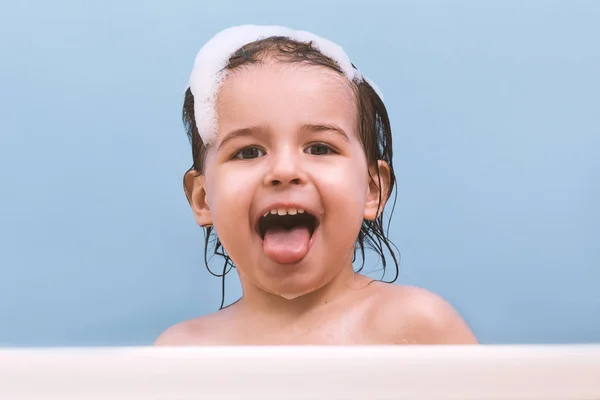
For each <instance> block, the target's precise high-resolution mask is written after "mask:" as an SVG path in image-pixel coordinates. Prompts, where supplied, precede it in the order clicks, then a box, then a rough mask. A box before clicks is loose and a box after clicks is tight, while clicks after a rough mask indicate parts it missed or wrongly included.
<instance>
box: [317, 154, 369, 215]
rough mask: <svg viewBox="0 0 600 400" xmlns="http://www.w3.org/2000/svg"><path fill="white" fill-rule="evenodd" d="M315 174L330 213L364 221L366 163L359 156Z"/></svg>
mask: <svg viewBox="0 0 600 400" xmlns="http://www.w3.org/2000/svg"><path fill="white" fill-rule="evenodd" d="M314 176H315V177H316V178H315V179H316V181H317V182H319V184H320V185H319V186H320V192H321V194H322V197H323V200H324V202H325V203H326V204H325V206H326V207H327V208H328V211H329V214H330V215H332V216H337V217H339V218H346V219H347V218H351V219H352V220H353V221H354V220H358V221H360V222H362V219H363V216H364V209H365V202H366V193H367V168H366V163H364V162H362V160H360V159H357V158H352V159H346V160H343V162H340V163H336V164H335V165H331V166H329V168H323V169H319V171H318V172H316V171H315V174H314ZM354 222H356V221H354Z"/></svg>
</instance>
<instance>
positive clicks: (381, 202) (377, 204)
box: [364, 160, 391, 221]
mask: <svg viewBox="0 0 600 400" xmlns="http://www.w3.org/2000/svg"><path fill="white" fill-rule="evenodd" d="M369 174H370V177H369V182H368V185H367V201H366V204H365V216H364V218H365V219H367V220H370V221H373V220H375V219H377V217H379V216H380V215H381V213H382V212H383V208H384V207H385V203H386V202H387V200H388V198H387V197H388V191H389V189H390V184H391V171H390V167H389V165H388V164H387V163H386V162H385V161H383V160H378V161H377V166H373V167H369Z"/></svg>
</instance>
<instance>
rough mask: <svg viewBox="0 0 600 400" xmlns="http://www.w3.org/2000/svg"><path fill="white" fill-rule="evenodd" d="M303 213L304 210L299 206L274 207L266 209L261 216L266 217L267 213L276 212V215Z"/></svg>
mask: <svg viewBox="0 0 600 400" xmlns="http://www.w3.org/2000/svg"><path fill="white" fill-rule="evenodd" d="M302 213H304V210H303V209H301V208H274V209H272V210H271V211H267V212H266V213H265V214H264V215H263V217H266V216H267V215H269V214H277V215H287V214H289V215H296V214H302Z"/></svg>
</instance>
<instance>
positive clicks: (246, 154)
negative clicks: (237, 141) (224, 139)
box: [233, 147, 265, 160]
mask: <svg viewBox="0 0 600 400" xmlns="http://www.w3.org/2000/svg"><path fill="white" fill-rule="evenodd" d="M264 155H265V152H264V151H263V150H261V149H259V148H258V147H245V148H243V149H242V150H240V151H238V152H237V153H236V154H235V155H234V156H233V158H235V159H238V160H250V159H252V158H258V157H262V156H264Z"/></svg>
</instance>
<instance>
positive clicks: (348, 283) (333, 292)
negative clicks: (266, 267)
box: [239, 264, 370, 321]
mask: <svg viewBox="0 0 600 400" xmlns="http://www.w3.org/2000/svg"><path fill="white" fill-rule="evenodd" d="M369 282H370V279H368V278H367V277H365V276H363V275H360V274H357V273H356V272H354V270H353V268H352V264H350V265H349V267H347V268H344V269H343V270H342V271H341V272H340V273H339V274H338V275H336V276H335V277H334V278H333V279H332V280H331V281H330V282H329V283H327V284H326V285H325V286H323V287H322V288H320V289H318V290H315V291H314V292H311V293H308V294H305V295H302V296H300V297H297V298H295V299H285V298H283V297H281V296H278V295H274V294H271V293H267V292H264V291H263V290H262V289H260V288H257V287H255V286H253V285H248V286H250V287H246V288H244V296H243V297H242V298H241V299H240V302H239V306H240V307H243V308H244V309H245V310H246V311H248V312H250V313H252V314H254V315H265V316H268V317H275V318H277V319H279V320H280V321H281V320H295V319H297V318H300V317H302V316H303V315H306V314H309V313H311V312H315V311H319V310H320V309H322V308H324V307H327V305H334V304H335V303H337V302H338V301H343V299H344V298H345V297H346V296H347V295H349V294H351V292H352V291H354V290H356V289H360V288H363V287H365V286H366V285H368V283H369Z"/></svg>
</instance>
